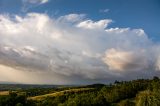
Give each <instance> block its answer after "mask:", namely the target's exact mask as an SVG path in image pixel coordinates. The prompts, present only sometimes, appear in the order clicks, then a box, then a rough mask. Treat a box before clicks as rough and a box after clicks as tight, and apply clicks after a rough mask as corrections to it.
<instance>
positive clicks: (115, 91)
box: [0, 77, 160, 106]
mask: <svg viewBox="0 0 160 106" xmlns="http://www.w3.org/2000/svg"><path fill="white" fill-rule="evenodd" d="M0 106H160V79H159V78H158V77H154V78H153V79H151V80H149V79H137V80H133V81H121V82H120V81H115V83H113V84H110V85H103V84H93V85H87V86H76V87H65V86H64V87H57V88H55V87H54V88H50V87H48V88H47V87H42V88H37V87H35V88H34V87H33V88H26V89H17V90H13V91H11V90H9V91H1V92H0Z"/></svg>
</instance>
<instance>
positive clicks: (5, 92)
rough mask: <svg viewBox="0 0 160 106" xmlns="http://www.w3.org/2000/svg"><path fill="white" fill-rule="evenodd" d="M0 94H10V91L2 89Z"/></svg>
mask: <svg viewBox="0 0 160 106" xmlns="http://www.w3.org/2000/svg"><path fill="white" fill-rule="evenodd" d="M0 95H9V91H0Z"/></svg>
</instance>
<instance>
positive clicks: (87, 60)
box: [0, 0, 160, 84]
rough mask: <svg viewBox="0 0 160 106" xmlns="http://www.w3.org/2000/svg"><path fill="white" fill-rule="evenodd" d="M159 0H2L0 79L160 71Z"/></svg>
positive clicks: (64, 80) (72, 80) (113, 76)
mask: <svg viewBox="0 0 160 106" xmlns="http://www.w3.org/2000/svg"><path fill="white" fill-rule="evenodd" d="M159 28H160V1H159V0H101V1H100V0H94V1H93V0H79V1H75V0H67V1H66V0H0V82H14V83H24V84H92V83H110V82H113V81H115V80H133V79H137V78H151V77H153V76H155V75H156V76H160V30H159Z"/></svg>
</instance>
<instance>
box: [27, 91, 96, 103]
mask: <svg viewBox="0 0 160 106" xmlns="http://www.w3.org/2000/svg"><path fill="white" fill-rule="evenodd" d="M93 89H95V88H77V89H70V90H63V91H58V92H54V93H50V94H45V95H39V96H34V97H29V98H28V99H30V100H36V101H40V100H43V99H45V98H46V97H56V96H61V95H64V94H65V93H70V92H74V93H76V92H83V91H89V90H93Z"/></svg>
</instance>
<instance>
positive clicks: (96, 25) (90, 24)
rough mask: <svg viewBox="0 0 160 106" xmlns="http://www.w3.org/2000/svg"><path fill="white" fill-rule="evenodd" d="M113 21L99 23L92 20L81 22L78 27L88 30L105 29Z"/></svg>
mask: <svg viewBox="0 0 160 106" xmlns="http://www.w3.org/2000/svg"><path fill="white" fill-rule="evenodd" d="M111 22H112V20H110V19H104V20H100V21H97V22H93V21H92V20H85V21H82V22H80V23H79V24H78V25H77V27H80V28H86V29H105V28H106V27H107V26H108V24H109V23H111Z"/></svg>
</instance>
